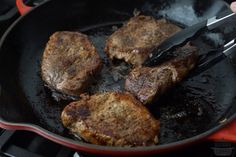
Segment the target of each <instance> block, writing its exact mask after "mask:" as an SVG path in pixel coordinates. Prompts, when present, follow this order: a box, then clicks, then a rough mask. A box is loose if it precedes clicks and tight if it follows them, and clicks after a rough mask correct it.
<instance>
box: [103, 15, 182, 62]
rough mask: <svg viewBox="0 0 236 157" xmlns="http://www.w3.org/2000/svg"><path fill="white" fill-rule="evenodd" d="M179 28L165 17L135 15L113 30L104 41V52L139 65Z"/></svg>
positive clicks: (110, 56) (111, 57)
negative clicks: (158, 18) (159, 18)
mask: <svg viewBox="0 0 236 157" xmlns="http://www.w3.org/2000/svg"><path fill="white" fill-rule="evenodd" d="M178 31H180V28H179V27H177V26H176V25H174V24H171V23H169V22H167V21H166V20H165V19H161V20H156V19H154V18H153V17H151V16H143V15H140V16H135V17H132V18H131V19H130V20H129V21H128V22H127V23H125V24H124V25H123V26H122V27H121V28H120V29H118V30H117V31H116V32H114V33H113V34H112V35H111V36H110V37H109V38H108V39H107V41H106V45H105V52H106V53H107V54H108V56H109V58H110V59H113V58H117V59H124V60H125V61H126V62H128V63H130V64H133V65H135V66H140V65H142V64H143V62H144V61H145V60H146V59H147V57H148V56H149V54H150V52H151V51H152V50H153V48H155V47H156V46H158V45H159V44H160V43H161V42H163V41H164V40H165V39H167V38H168V37H169V36H171V35H173V34H174V33H176V32H178Z"/></svg>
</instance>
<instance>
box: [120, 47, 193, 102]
mask: <svg viewBox="0 0 236 157" xmlns="http://www.w3.org/2000/svg"><path fill="white" fill-rule="evenodd" d="M196 52H197V49H196V48H195V47H192V46H189V45H186V46H184V47H182V48H179V49H178V50H177V51H176V52H175V54H181V55H179V56H178V57H175V58H174V59H172V60H169V61H167V62H166V63H164V64H162V65H160V66H157V67H138V68H135V69H133V70H132V71H131V72H130V73H129V75H128V77H127V79H126V81H125V89H126V90H127V91H129V92H130V93H132V94H133V95H134V96H135V97H136V98H137V99H138V100H140V101H141V102H142V103H143V104H147V103H150V102H152V101H153V99H154V98H156V97H158V96H160V95H161V94H162V93H164V92H165V91H166V90H167V89H168V88H170V87H171V86H173V85H174V84H176V83H177V82H180V81H181V80H182V79H183V78H184V77H185V76H186V75H187V74H188V73H189V71H190V70H191V69H193V67H194V66H195V64H196V62H197V53H196Z"/></svg>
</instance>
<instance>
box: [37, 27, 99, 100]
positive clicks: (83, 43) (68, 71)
mask: <svg viewBox="0 0 236 157" xmlns="http://www.w3.org/2000/svg"><path fill="white" fill-rule="evenodd" d="M101 67H102V60H101V59H100V57H99V55H98V53H97V51H96V49H95V47H94V46H93V45H92V43H91V42H90V41H89V39H88V37H87V36H86V35H84V34H81V33H79V32H66V31H64V32H56V33H54V34H53V35H52V36H51V37H50V40H49V41H48V43H47V46H46V48H45V51H44V53H43V57H42V65H41V74H42V78H43V80H44V81H45V82H46V84H47V86H49V87H50V88H52V89H55V90H58V91H60V92H63V93H65V94H68V95H73V96H79V95H80V94H81V92H83V91H84V89H85V88H86V87H87V86H88V84H89V83H90V82H91V78H92V77H93V76H94V75H95V74H96V73H98V72H99V70H100V69H101Z"/></svg>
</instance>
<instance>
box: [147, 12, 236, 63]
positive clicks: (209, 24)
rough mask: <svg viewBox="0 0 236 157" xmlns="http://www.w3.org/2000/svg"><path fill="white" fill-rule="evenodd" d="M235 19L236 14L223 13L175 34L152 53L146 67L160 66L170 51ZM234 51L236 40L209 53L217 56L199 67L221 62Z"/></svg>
mask: <svg viewBox="0 0 236 157" xmlns="http://www.w3.org/2000/svg"><path fill="white" fill-rule="evenodd" d="M234 18H235V19H236V14H235V13H232V12H231V13H226V12H223V13H221V14H220V15H218V16H215V17H212V18H210V19H207V20H204V21H202V22H200V23H197V24H195V25H193V26H190V27H187V28H186V29H184V30H182V31H180V32H178V33H176V34H174V35H173V36H171V37H170V38H168V39H167V40H165V41H164V42H162V43H161V44H160V45H159V46H158V47H157V48H155V49H154V50H153V51H152V53H151V55H150V57H149V58H148V59H147V60H146V61H145V62H144V65H146V66H153V65H156V64H158V63H159V61H160V59H162V58H163V57H165V55H166V54H167V51H168V50H170V49H172V48H174V47H176V46H179V45H181V44H183V43H185V42H187V41H189V40H190V39H191V38H192V37H195V36H196V35H197V34H198V33H200V32H201V31H204V30H212V29H214V28H217V27H219V26H221V25H222V24H225V23H226V22H228V21H231V20H232V19H234ZM233 51H235V39H233V40H232V41H230V42H228V43H227V44H225V45H224V46H223V47H222V48H220V49H218V50H217V51H212V52H209V53H208V55H210V54H215V55H214V57H213V58H211V59H209V60H208V59H207V60H205V62H202V61H201V60H200V63H199V65H198V66H200V67H203V66H207V65H209V63H212V62H216V61H219V60H220V59H223V58H225V56H228V55H229V54H230V53H231V52H233ZM219 52H220V53H219ZM222 52H223V53H222ZM216 54H218V55H216Z"/></svg>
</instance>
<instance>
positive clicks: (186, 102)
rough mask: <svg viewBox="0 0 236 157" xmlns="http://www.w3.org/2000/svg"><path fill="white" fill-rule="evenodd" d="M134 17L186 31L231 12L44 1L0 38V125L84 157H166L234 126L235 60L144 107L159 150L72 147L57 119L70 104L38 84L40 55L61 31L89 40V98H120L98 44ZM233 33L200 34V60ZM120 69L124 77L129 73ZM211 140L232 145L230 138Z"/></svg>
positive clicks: (165, 4)
mask: <svg viewBox="0 0 236 157" xmlns="http://www.w3.org/2000/svg"><path fill="white" fill-rule="evenodd" d="M19 4H21V2H20V1H18V5H19ZM21 9H22V8H21ZM24 9H25V8H23V10H21V11H24ZM28 9H29V8H28ZM28 9H27V8H26V9H25V10H28ZM134 10H136V11H137V10H138V11H141V13H142V14H145V15H151V16H154V17H156V18H160V17H162V16H164V17H165V18H167V19H168V20H169V21H171V22H174V23H176V24H178V25H179V26H181V27H186V26H189V25H192V24H194V23H197V22H199V21H200V20H202V19H204V18H209V17H212V16H214V15H216V14H217V13H219V12H221V11H223V10H229V9H228V6H227V5H226V4H225V3H224V2H223V1H205V0H170V1H166V0H159V1H158V0H130V1H129V2H127V1H126V0H116V1H114V0H100V1H91V0H71V1H70V2H68V1H60V0H57V1H47V2H44V3H43V4H41V5H40V6H38V7H35V8H34V9H32V11H30V12H29V13H27V14H26V15H24V16H22V17H20V18H19V19H18V20H17V21H16V22H15V23H14V24H13V25H12V26H11V27H10V28H9V29H8V30H7V32H6V33H5V35H4V36H3V38H2V39H1V43H0V72H1V77H0V85H1V92H0V94H1V95H0V126H1V127H3V128H6V129H21V130H29V131H33V132H36V133H38V134H40V135H42V136H44V137H46V138H48V139H50V140H53V141H55V142H57V143H60V144H63V145H66V146H68V147H71V148H74V149H77V150H80V151H85V152H89V153H96V154H110V155H111V154H113V155H114V154H115V155H121V154H126V155H128V154H129V155H130V154H139V155H140V154H151V153H160V152H165V151H170V150H173V149H177V148H179V147H182V146H185V145H189V144H192V143H194V142H197V141H200V140H203V139H205V138H206V137H207V136H209V135H210V134H212V133H214V132H216V131H217V130H218V129H219V128H221V127H223V126H224V125H226V124H227V123H229V122H230V121H231V120H233V119H234V117H235V116H236V114H235V111H236V107H235V105H234V104H235V101H236V100H235V98H236V97H235V96H236V88H234V87H235V85H236V73H235V69H236V68H235V65H234V61H235V59H234V58H231V59H227V60H224V61H222V62H221V63H219V64H218V65H216V66H215V67H213V68H211V69H209V70H207V71H205V72H204V73H202V74H201V75H199V76H196V77H193V78H186V79H185V80H184V81H183V82H181V83H180V84H179V85H177V86H176V87H174V88H172V90H170V91H169V92H167V93H166V94H165V95H163V96H162V98H161V99H160V100H158V101H157V102H155V103H154V104H151V105H150V106H148V107H149V109H150V111H151V112H152V113H153V115H154V116H155V117H156V118H159V119H160V120H161V131H160V135H159V139H160V144H159V145H156V146H150V147H135V148H123V147H108V146H98V145H92V144H89V143H86V142H84V141H82V140H78V139H76V138H74V137H73V136H72V135H70V134H69V133H68V131H67V130H66V129H65V128H64V127H63V126H62V124H61V122H60V113H61V111H62V109H63V107H64V106H65V105H66V104H67V103H68V102H70V101H71V100H66V101H65V100H58V99H57V98H58V95H60V94H58V93H55V92H52V91H51V90H49V89H48V88H47V87H45V86H44V83H43V81H42V80H41V77H40V61H41V56H42V53H43V50H44V47H45V44H46V42H47V41H48V38H49V36H50V35H51V34H52V33H53V32H56V31H62V30H71V31H81V32H83V33H85V34H88V35H89V37H90V39H91V40H92V42H93V43H94V44H95V46H96V47H97V49H98V51H99V53H100V55H101V57H102V58H103V60H104V70H103V72H102V75H101V76H100V77H98V78H97V82H98V83H97V84H94V85H93V86H92V87H91V88H89V89H88V92H90V93H94V92H96V91H101V90H104V91H106V90H108V91H109V90H118V91H119V90H122V86H123V81H124V80H122V79H121V80H119V81H118V82H117V81H114V80H113V78H112V77H113V75H114V73H112V74H109V72H107V69H109V66H111V64H110V63H109V62H108V59H107V58H106V55H105V54H104V52H103V48H104V41H105V38H106V37H107V36H109V35H110V34H111V33H112V32H113V31H114V29H116V27H120V26H121V24H122V22H124V21H126V20H128V19H129V18H130V17H132V16H133V12H134ZM233 32H235V28H234V27H232V26H230V24H229V25H228V27H221V28H219V29H217V30H214V31H212V32H206V33H204V34H203V35H202V36H200V37H198V38H197V39H195V40H194V41H193V43H194V44H195V45H196V46H197V47H199V48H200V51H199V54H201V53H204V52H206V51H208V50H210V49H214V48H217V47H218V46H220V45H222V44H223V43H224V40H227V39H230V38H232V37H233ZM117 67H119V65H117ZM125 67H126V68H125V70H124V71H123V72H124V73H123V74H124V75H125V73H127V71H128V69H127V68H129V66H125ZM118 69H119V68H118ZM113 72H117V71H113ZM218 135H219V134H218ZM220 135H221V134H220ZM228 135H229V134H228ZM211 137H212V138H214V139H217V138H218V139H219V138H225V139H230V138H231V139H230V140H231V141H236V137H235V136H233V135H232V136H230V137H229V136H228V137H227V136H224V137H222V136H217V135H215V136H211Z"/></svg>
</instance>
